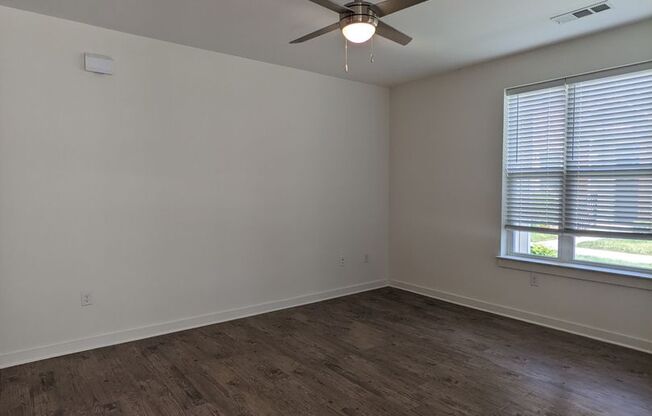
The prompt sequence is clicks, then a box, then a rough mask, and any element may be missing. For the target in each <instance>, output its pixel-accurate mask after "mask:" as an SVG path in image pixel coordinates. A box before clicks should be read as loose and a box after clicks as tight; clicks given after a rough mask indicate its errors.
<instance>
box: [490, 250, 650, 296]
mask: <svg viewBox="0 0 652 416" xmlns="http://www.w3.org/2000/svg"><path fill="white" fill-rule="evenodd" d="M497 261H498V266H500V267H505V268H507V269H514V270H521V271H526V272H531V273H537V274H547V275H551V276H560V277H568V278H571V279H579V280H588V281H592V282H598V283H605V284H610V285H616V286H625V287H632V288H636V289H643V290H650V291H652V275H651V274H648V273H640V272H635V271H629V270H619V269H611V268H608V267H599V266H588V265H583V264H567V263H557V262H553V261H549V260H539V259H532V258H526V257H516V256H498V257H497Z"/></svg>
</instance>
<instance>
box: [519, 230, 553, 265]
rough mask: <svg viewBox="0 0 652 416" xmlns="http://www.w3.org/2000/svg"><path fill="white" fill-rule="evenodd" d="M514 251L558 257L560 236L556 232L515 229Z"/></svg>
mask: <svg viewBox="0 0 652 416" xmlns="http://www.w3.org/2000/svg"><path fill="white" fill-rule="evenodd" d="M514 251H515V252H516V253H520V254H529V255H531V256H540V257H551V258H556V257H557V255H558V252H559V237H557V236H556V235H554V234H544V233H529V232H525V231H515V232H514Z"/></svg>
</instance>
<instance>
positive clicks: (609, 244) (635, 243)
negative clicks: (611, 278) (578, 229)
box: [575, 237, 652, 269]
mask: <svg viewBox="0 0 652 416" xmlns="http://www.w3.org/2000/svg"><path fill="white" fill-rule="evenodd" d="M575 260H579V261H588V262H592V263H604V264H609V265H613V266H625V267H636V268H641V269H652V241H651V240H624V239H618V238H598V237H577V238H575Z"/></svg>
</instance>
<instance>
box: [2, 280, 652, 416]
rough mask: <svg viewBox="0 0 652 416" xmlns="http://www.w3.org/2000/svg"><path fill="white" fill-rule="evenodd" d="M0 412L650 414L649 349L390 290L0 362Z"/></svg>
mask: <svg viewBox="0 0 652 416" xmlns="http://www.w3.org/2000/svg"><path fill="white" fill-rule="evenodd" d="M0 415H2V416H8V415H197V416H199V415H202V416H203V415H234V416H236V415H237V416H245V415H257V416H258V415H261V416H264V415H284V416H290V415H366V416H379V415H413V416H426V415H429V416H430V415H482V416H486V415H546V416H553V415H573V416H578V415H614V416H638V415H641V416H642V415H646V416H650V415H652V355H648V354H644V353H640V352H636V351H632V350H628V349H625V348H620V347H616V346H613V345H609V344H604V343H601V342H597V341H592V340H589V339H586V338H582V337H579V336H574V335H570V334H566V333H562V332H557V331H554V330H550V329H546V328H542V327H538V326H535V325H530V324H526V323H523V322H519V321H515V320H510V319H506V318H502V317H499V316H495V315H491V314H488V313H483V312H479V311H475V310H471V309H466V308H463V307H459V306H455V305H451V304H447V303H444V302H439V301H435V300H432V299H428V298H425V297H421V296H418V295H414V294H411V293H407V292H403V291H400V290H396V289H389V288H387V289H380V290H376V291H372V292H367V293H362V294H358V295H353V296H348V297H344V298H339V299H335V300H331V301H327V302H321V303H317V304H312V305H308V306H303V307H298V308H293V309H288V310H283V311H280V312H274V313H270V314H265V315H260V316H256V317H252V318H246V319H241V320H237V321H232V322H227V323H223V324H218V325H212V326H208V327H204V328H200V329H195V330H190V331H185V332H180V333H176V334H172V335H166V336H161V337H157V338H151V339H147V340H143V341H137V342H132V343H128V344H123V345H118V346H113V347H108V348H102V349H97V350H93V351H89V352H84V353H79V354H74V355H69V356H66V357H60V358H55V359H50V360H46V361H40V362H37V363H32V364H28V365H23V366H18V367H13V368H8V369H4V370H0Z"/></svg>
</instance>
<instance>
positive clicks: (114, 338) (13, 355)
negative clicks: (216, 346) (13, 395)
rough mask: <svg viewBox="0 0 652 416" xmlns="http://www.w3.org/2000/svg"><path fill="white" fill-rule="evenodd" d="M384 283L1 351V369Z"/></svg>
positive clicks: (334, 290)
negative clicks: (16, 349)
mask: <svg viewBox="0 0 652 416" xmlns="http://www.w3.org/2000/svg"><path fill="white" fill-rule="evenodd" d="M387 285H388V282H387V281H386V280H377V281H373V282H367V283H361V284H357V285H351V286H346V287H341V288H337V289H332V290H326V291H322V292H315V293H310V294H307V295H303V296H297V297H293V298H288V299H282V300H277V301H271V302H265V303H260V304H257V305H251V306H245V307H242V308H236V309H229V310H225V311H220V312H214V313H210V314H205V315H199V316H193V317H190V318H185V319H180V320H176V321H169V322H163V323H159V324H154V325H148V326H144V327H139V328H131V329H126V330H124V331H117V332H111V333H106V334H101V335H96V336H92V337H88V338H82V339H76V340H72V341H66V342H61V343H56V344H52V345H46V346H41V347H36V348H30V349H25V350H19V351H14V352H9V353H4V354H0V369H2V368H8V367H13V366H16V365H20V364H26V363H30V362H34V361H39V360H45V359H48V358H53V357H59V356H62V355H68V354H74V353H77V352H82V351H88V350H92V349H95V348H102V347H108V346H110V345H117V344H122V343H125V342H131V341H137V340H140V339H145V338H151V337H155V336H159V335H165V334H170V333H173V332H179V331H185V330H188V329H193V328H199V327H202V326H206V325H213V324H217V323H220V322H226V321H232V320H234V319H240V318H246V317H248V316H254V315H260V314H262V313H268V312H273V311H277V310H281V309H287V308H293V307H296V306H301V305H307V304H309V303H315V302H321V301H324V300H328V299H333V298H338V297H341V296H347V295H353V294H355V293H360V292H366V291H369V290H374V289H379V288H382V287H386V286H387Z"/></svg>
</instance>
